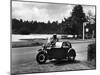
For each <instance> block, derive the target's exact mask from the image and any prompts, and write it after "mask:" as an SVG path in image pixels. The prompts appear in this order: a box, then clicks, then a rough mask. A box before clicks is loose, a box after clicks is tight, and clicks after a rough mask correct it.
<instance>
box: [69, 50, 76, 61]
mask: <svg viewBox="0 0 100 75" xmlns="http://www.w3.org/2000/svg"><path fill="white" fill-rule="evenodd" d="M75 57H76V52H75V50H74V49H71V50H70V51H69V52H68V61H75Z"/></svg>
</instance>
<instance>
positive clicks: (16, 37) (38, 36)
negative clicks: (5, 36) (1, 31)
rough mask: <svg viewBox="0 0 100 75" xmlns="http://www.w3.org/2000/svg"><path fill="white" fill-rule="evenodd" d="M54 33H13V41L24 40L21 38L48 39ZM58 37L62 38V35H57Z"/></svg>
mask: <svg viewBox="0 0 100 75" xmlns="http://www.w3.org/2000/svg"><path fill="white" fill-rule="evenodd" d="M52 35H53V34H30V35H20V34H12V42H16V41H17V42H18V41H22V40H20V39H47V38H50V37H52ZM57 37H58V38H61V35H57Z"/></svg>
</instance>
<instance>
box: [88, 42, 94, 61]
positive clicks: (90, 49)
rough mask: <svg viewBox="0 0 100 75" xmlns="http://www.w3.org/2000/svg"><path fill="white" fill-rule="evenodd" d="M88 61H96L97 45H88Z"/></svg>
mask: <svg viewBox="0 0 100 75" xmlns="http://www.w3.org/2000/svg"><path fill="white" fill-rule="evenodd" d="M88 61H96V43H94V44H90V45H88Z"/></svg>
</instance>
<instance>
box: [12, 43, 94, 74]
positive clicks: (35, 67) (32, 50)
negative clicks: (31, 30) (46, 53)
mask: <svg viewBox="0 0 100 75" xmlns="http://www.w3.org/2000/svg"><path fill="white" fill-rule="evenodd" d="M88 44H90V42H88V43H87V42H86V43H74V44H72V47H73V48H74V49H75V50H76V54H77V55H76V61H75V62H73V63H72V62H68V61H66V60H63V61H59V62H57V61H47V62H46V64H43V65H39V64H38V63H37V62H36V54H37V50H38V49H40V48H41V47H40V46H35V47H21V48H12V67H11V68H12V73H34V72H50V71H69V70H80V69H81V70H84V69H93V68H94V67H89V65H87V64H86V63H85V61H87V47H88Z"/></svg>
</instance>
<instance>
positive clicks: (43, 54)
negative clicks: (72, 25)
mask: <svg viewBox="0 0 100 75" xmlns="http://www.w3.org/2000/svg"><path fill="white" fill-rule="evenodd" d="M75 57H76V52H75V50H74V49H73V48H72V45H71V43H70V42H68V41H64V42H56V44H55V46H54V47H47V46H43V48H42V49H39V50H38V54H37V56H36V61H37V62H38V63H39V64H44V63H45V62H46V60H52V59H56V60H62V59H66V60H68V61H74V60H75Z"/></svg>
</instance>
